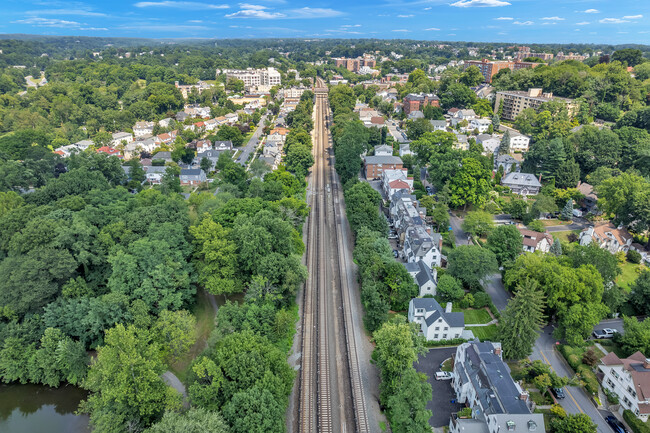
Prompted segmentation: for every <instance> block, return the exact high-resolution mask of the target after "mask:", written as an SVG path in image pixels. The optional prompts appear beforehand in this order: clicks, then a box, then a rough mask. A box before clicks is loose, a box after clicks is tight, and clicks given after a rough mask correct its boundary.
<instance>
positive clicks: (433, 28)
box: [424, 27, 440, 32]
mask: <svg viewBox="0 0 650 433" xmlns="http://www.w3.org/2000/svg"><path fill="white" fill-rule="evenodd" d="M438 30H440V29H437V28H435V27H430V28H428V29H424V31H425V32H431V31H438Z"/></svg>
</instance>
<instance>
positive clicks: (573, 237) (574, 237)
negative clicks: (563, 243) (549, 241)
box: [567, 233, 578, 242]
mask: <svg viewBox="0 0 650 433" xmlns="http://www.w3.org/2000/svg"><path fill="white" fill-rule="evenodd" d="M567 240H568V241H569V242H578V235H577V234H575V233H569V235H568V236H567Z"/></svg>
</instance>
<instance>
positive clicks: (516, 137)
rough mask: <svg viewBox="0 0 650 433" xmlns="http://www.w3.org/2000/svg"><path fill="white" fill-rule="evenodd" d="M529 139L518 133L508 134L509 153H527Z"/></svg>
mask: <svg viewBox="0 0 650 433" xmlns="http://www.w3.org/2000/svg"><path fill="white" fill-rule="evenodd" d="M529 145H530V137H528V136H526V135H523V134H520V133H518V132H510V151H511V152H528V147H529Z"/></svg>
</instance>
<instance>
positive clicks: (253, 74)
mask: <svg viewBox="0 0 650 433" xmlns="http://www.w3.org/2000/svg"><path fill="white" fill-rule="evenodd" d="M220 73H222V74H226V77H227V78H228V79H229V80H230V79H233V80H242V81H243V82H244V87H245V88H247V89H248V88H249V87H256V86H271V87H272V86H278V85H280V84H282V77H281V75H280V73H279V72H278V71H277V70H276V69H275V68H271V67H268V68H265V69H253V68H247V69H223V70H219V69H217V75H219V74H220Z"/></svg>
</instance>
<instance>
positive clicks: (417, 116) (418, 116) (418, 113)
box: [408, 110, 424, 119]
mask: <svg viewBox="0 0 650 433" xmlns="http://www.w3.org/2000/svg"><path fill="white" fill-rule="evenodd" d="M408 117H409V119H424V113H423V112H421V111H419V110H416V111H411V112H410V113H409V116H408Z"/></svg>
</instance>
